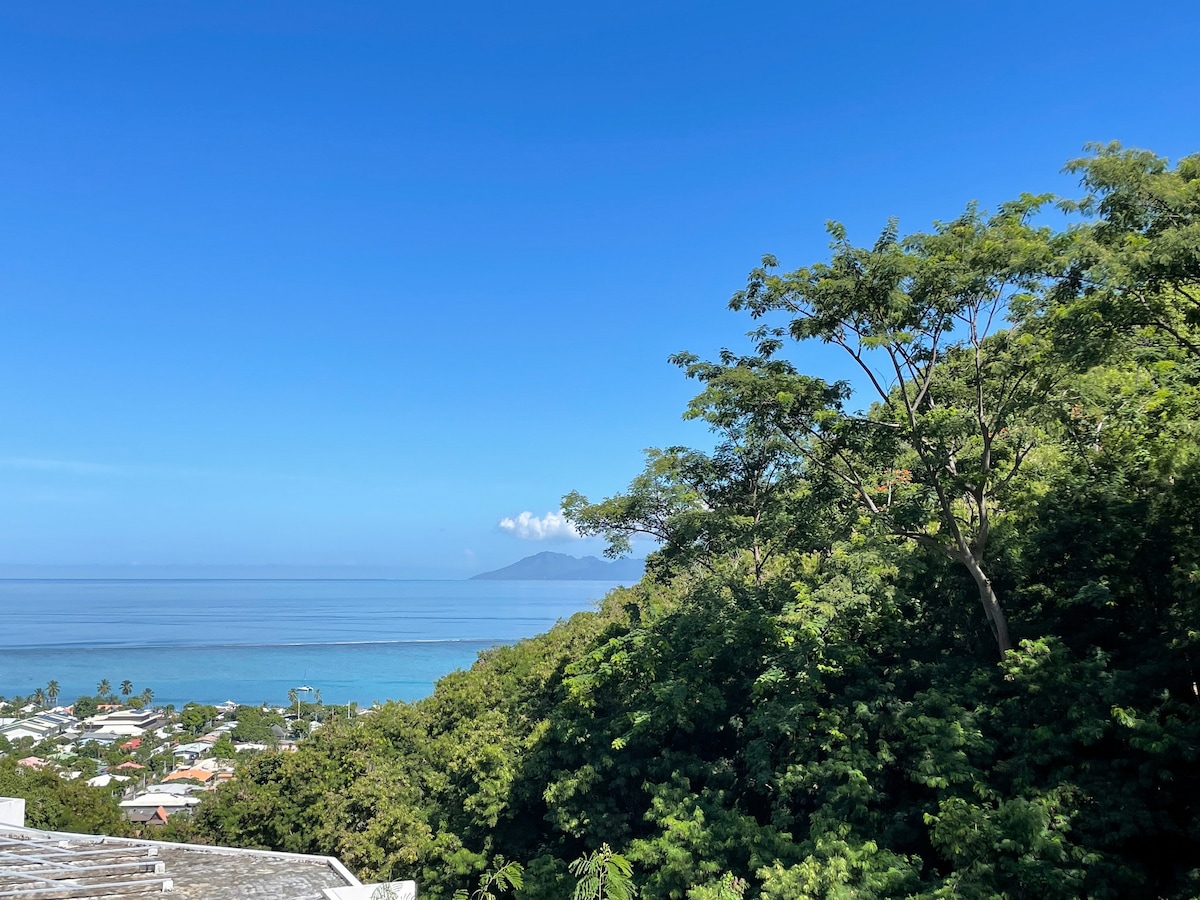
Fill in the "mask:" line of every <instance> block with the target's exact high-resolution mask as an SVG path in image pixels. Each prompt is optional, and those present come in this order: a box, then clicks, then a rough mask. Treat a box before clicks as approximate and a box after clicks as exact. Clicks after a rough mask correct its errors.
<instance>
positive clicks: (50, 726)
mask: <svg viewBox="0 0 1200 900" xmlns="http://www.w3.org/2000/svg"><path fill="white" fill-rule="evenodd" d="M78 721H79V720H78V719H76V718H75V717H74V716H69V715H67V714H66V713H56V712H44V713H41V714H39V715H36V716H31V717H30V718H28V719H18V720H17V721H15V722H13V723H12V724H11V725H5V726H3V727H0V736H3V737H6V738H8V740H10V741H19V740H20V739H21V738H25V737H29V738H33V740H34V741H35V742H38V743H40V742H41V741H44V740H47V739H49V738H52V737H57V736H58V735H60V734H62V733H63V732H64V731H66V730H67V729H68V728H69V727H70V726H71V725H72V724H75V723H77V722H78Z"/></svg>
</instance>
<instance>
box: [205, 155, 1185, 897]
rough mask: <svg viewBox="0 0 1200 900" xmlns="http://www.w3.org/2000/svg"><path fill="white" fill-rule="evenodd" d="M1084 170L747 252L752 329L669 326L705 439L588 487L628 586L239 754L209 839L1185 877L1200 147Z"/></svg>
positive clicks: (813, 872) (898, 873)
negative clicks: (596, 488) (815, 244)
mask: <svg viewBox="0 0 1200 900" xmlns="http://www.w3.org/2000/svg"><path fill="white" fill-rule="evenodd" d="M1075 168H1076V170H1077V171H1079V172H1081V173H1082V174H1083V176H1084V185H1085V188H1086V189H1087V192H1088V195H1087V197H1086V198H1084V199H1083V200H1081V201H1078V202H1074V203H1073V204H1067V205H1068V206H1069V207H1070V208H1071V209H1072V211H1073V212H1074V213H1075V214H1076V216H1077V219H1076V221H1075V222H1074V223H1073V224H1072V225H1071V226H1070V227H1069V228H1067V229H1066V230H1063V231H1053V230H1051V229H1050V228H1048V227H1046V226H1044V225H1043V224H1040V223H1041V222H1042V220H1043V217H1044V216H1046V215H1047V213H1045V212H1040V213H1039V212H1038V210H1039V209H1042V208H1043V207H1044V206H1045V198H1024V199H1022V200H1020V201H1018V202H1016V203H1013V204H1008V205H1005V206H1003V207H1001V209H1000V210H999V212H998V213H996V214H994V215H990V216H989V215H985V214H983V213H981V212H979V211H978V210H975V209H973V208H969V209H968V210H967V212H966V213H964V214H963V215H962V216H959V217H958V218H956V219H954V220H952V221H951V222H949V223H945V224H941V225H937V226H935V227H934V228H933V229H932V230H931V231H930V232H928V233H920V234H914V235H910V236H907V237H901V236H900V235H899V232H898V230H897V229H896V228H895V227H893V226H889V228H888V229H887V230H885V232H884V234H883V235H882V237H881V238H880V240H879V241H877V242H876V243H875V244H874V245H873V246H871V247H866V248H859V247H855V246H853V245H851V244H850V243H849V242H848V241H847V239H846V235H845V233H844V232H843V231H842V230H841V229H840V228H838V227H835V228H834V229H833V237H834V247H833V252H832V257H831V260H830V261H829V262H825V263H819V264H816V265H813V266H808V267H804V268H801V269H797V270H795V271H793V272H791V273H788V274H780V273H779V272H778V271H777V266H776V264H775V263H774V262H773V261H768V263H767V264H766V265H764V266H763V267H762V268H760V269H756V270H755V271H754V272H753V273H752V274H751V277H750V281H749V284H748V286H747V289H746V291H745V292H743V293H741V294H739V295H738V296H737V297H736V298H735V305H736V306H740V307H742V308H744V309H746V310H747V311H749V312H751V313H752V314H754V315H759V316H762V317H763V322H762V324H763V327H762V328H761V329H760V330H759V331H758V332H756V337H757V340H758V343H759V346H758V347H757V349H756V352H755V355H753V356H747V357H738V356H735V355H733V354H728V353H726V354H723V355H722V356H721V357H720V358H719V359H718V361H716V362H712V363H710V362H704V361H701V360H700V359H699V358H698V357H696V356H693V355H691V354H679V355H678V356H676V357H675V362H676V363H677V364H679V365H681V366H682V367H683V368H684V369H685V371H686V373H687V374H689V375H690V376H691V377H693V378H695V379H697V380H698V381H699V383H700V384H701V385H702V390H701V393H700V394H699V395H698V396H697V398H696V400H695V401H694V402H693V403H692V405H691V406H690V408H689V411H688V415H690V416H691V417H693V418H698V419H701V420H703V421H705V422H706V423H707V424H708V425H709V426H710V427H711V428H712V429H713V433H714V438H715V439H714V442H713V446H712V448H711V449H709V450H706V451H698V450H691V449H687V448H682V447H672V448H667V449H665V450H660V451H652V452H651V453H650V454H649V456H648V459H647V463H646V468H645V470H644V471H643V473H642V474H641V475H638V476H637V477H635V478H634V480H633V482H632V483H631V484H630V486H629V488H628V489H627V491H626V492H625V493H621V494H615V495H613V496H611V497H609V498H607V499H605V500H602V501H600V502H599V503H591V502H589V501H588V500H587V499H586V498H585V497H582V496H581V495H578V494H572V495H568V497H567V498H566V499H565V501H564V508H565V509H566V510H567V513H568V515H569V516H570V517H571V518H572V520H573V521H574V522H575V523H576V524H577V526H578V527H580V529H581V530H582V531H584V532H586V533H591V534H597V535H603V536H604V537H606V538H607V539H608V541H609V542H610V549H611V550H612V552H614V553H620V552H623V551H626V550H628V549H629V548H630V543H631V541H632V540H633V538H634V537H635V536H637V535H639V534H643V535H650V536H652V537H654V538H655V539H656V540H658V541H659V544H658V547H659V549H658V550H657V551H656V553H655V554H653V555H652V557H651V560H650V564H649V566H648V573H649V574H648V577H647V578H646V579H645V581H644V582H643V584H642V585H639V586H638V587H636V588H633V589H627V590H620V591H617V592H614V593H613V594H611V595H610V596H609V597H608V598H606V600H605V601H604V602H603V603H602V604H601V606H600V607H599V609H598V610H596V611H595V612H592V613H585V614H580V615H578V616H575V617H573V618H572V619H571V620H570V621H569V622H566V623H560V624H559V625H558V626H557V627H556V628H554V629H553V630H552V631H551V632H549V633H548V634H546V635H543V636H540V637H538V638H535V639H532V640H529V641H524V642H521V643H519V644H517V645H515V646H512V647H504V648H497V649H495V650H491V651H487V652H486V653H484V654H482V655H481V657H480V659H479V661H478V662H477V663H476V664H475V665H474V666H473V667H472V668H471V669H470V670H468V671H465V672H458V673H454V674H452V675H451V676H448V677H447V678H445V679H443V680H442V681H441V682H439V684H438V685H437V688H436V690H435V692H434V694H433V695H432V696H431V697H429V698H427V699H426V700H423V701H421V702H419V703H413V704H407V705H404V704H389V705H387V706H385V707H383V708H381V709H380V710H378V711H377V712H376V713H375V714H373V715H371V716H369V717H364V718H362V719H359V720H356V721H355V722H353V723H351V722H349V721H345V720H343V719H341V718H337V719H334V720H333V721H331V722H329V723H328V724H327V725H326V727H324V728H322V729H321V730H320V731H318V732H317V733H316V734H314V735H313V736H312V737H311V738H310V739H307V740H305V741H304V742H303V743H302V744H301V745H300V747H299V749H298V750H297V752H295V753H289V754H275V753H267V754H263V755H261V756H259V757H257V758H255V759H253V760H251V761H249V762H248V763H246V764H245V765H244V766H242V767H241V768H240V769H239V773H238V777H237V779H236V780H235V781H234V782H233V783H231V784H227V785H223V786H222V787H221V788H220V789H219V790H218V791H216V792H215V794H214V795H213V796H211V797H208V798H206V800H205V801H204V803H203V804H202V805H201V807H200V809H199V811H198V813H197V815H196V818H195V828H196V832H195V837H196V839H202V840H220V841H222V842H233V843H238V844H242V845H244V846H254V847H270V848H276V849H283V850H294V851H303V852H318V853H329V854H333V855H337V856H339V857H341V858H342V859H343V860H344V861H345V862H346V863H347V864H348V865H350V866H351V867H352V868H354V869H355V870H356V871H357V872H359V873H360V874H361V875H362V876H363V877H364V878H367V879H370V880H394V879H397V878H409V877H413V878H416V879H417V880H418V882H419V883H420V885H421V889H422V894H423V896H428V897H430V898H433V900H444V898H449V897H451V896H453V895H454V894H455V892H456V891H461V890H462V886H463V885H464V884H466V885H478V887H477V889H476V890H475V894H476V895H478V896H481V897H482V896H483V894H481V893H480V892H483V893H484V894H495V893H500V892H501V891H502V890H512V891H515V892H516V894H517V896H520V897H522V898H526V900H551V898H553V900H561V898H562V897H564V896H567V895H568V893H570V892H571V891H572V890H575V891H576V896H580V897H582V896H586V897H597V898H598V897H601V896H632V894H633V892H634V890H636V891H637V894H638V896H639V897H642V898H644V900H668V898H669V900H685V898H686V900H731V898H749V900H795V898H875V897H878V898H884V897H919V898H950V897H956V898H957V897H968V898H969V897H979V898H983V897H1009V898H1021V897H1031V898H1032V897H1038V898H1041V897H1053V898H1068V897H1072V898H1073V897H1079V898H1083V897H1089V898H1106V897H1114V898H1115V897H1127V896H1146V897H1155V898H1164V900H1165V898H1170V900H1183V898H1187V897H1195V896H1197V895H1198V892H1200V870H1198V869H1197V867H1196V864H1195V862H1194V861H1195V860H1196V859H1200V800H1198V799H1197V798H1200V701H1198V700H1197V697H1198V695H1200V687H1197V684H1198V682H1200V625H1198V624H1197V623H1200V534H1198V533H1197V531H1198V529H1200V516H1197V514H1196V510H1197V509H1200V424H1198V421H1200V355H1198V354H1196V353H1195V352H1194V348H1193V347H1192V345H1191V344H1192V342H1193V340H1194V335H1195V332H1194V331H1193V330H1189V329H1194V328H1195V327H1197V326H1196V323H1195V322H1194V321H1193V318H1192V317H1193V312H1192V311H1191V307H1190V306H1189V303H1190V302H1191V301H1190V300H1189V297H1190V296H1191V293H1192V291H1193V287H1194V285H1195V284H1198V283H1200V280H1198V279H1197V278H1196V274H1197V271H1198V270H1197V266H1198V265H1200V256H1198V253H1200V250H1198V249H1197V248H1198V247H1200V245H1194V244H1192V243H1190V242H1191V241H1192V238H1193V237H1194V235H1195V231H1194V230H1195V223H1196V219H1195V206H1196V196H1195V191H1196V190H1197V188H1196V185H1197V184H1198V183H1200V181H1198V179H1197V163H1196V161H1195V158H1188V159H1185V160H1182V161H1180V162H1179V163H1178V164H1177V165H1176V166H1175V167H1174V168H1172V167H1171V166H1169V165H1168V164H1167V163H1166V162H1165V161H1162V160H1159V159H1158V158H1157V157H1153V156H1152V155H1148V154H1141V153H1138V152H1132V151H1130V152H1127V151H1123V150H1121V149H1120V148H1100V149H1098V150H1096V151H1095V152H1094V155H1093V156H1092V157H1089V158H1088V159H1087V160H1085V161H1083V162H1081V163H1078V164H1075ZM1139 310H1141V312H1139ZM1147 311H1148V313H1147V314H1145V315H1143V312H1147ZM1089 336H1091V338H1094V340H1091V338H1089ZM810 339H815V340H822V341H827V342H831V343H834V344H836V345H839V346H840V347H841V348H842V349H843V351H844V352H846V353H847V354H848V355H849V357H850V358H851V360H852V361H854V362H856V363H858V364H860V365H862V366H863V373H864V377H865V378H867V380H868V381H870V380H871V378H872V377H874V378H876V379H877V383H876V387H877V389H878V390H877V396H876V398H875V402H874V405H873V406H871V407H869V408H866V409H855V408H854V407H853V406H852V405H851V403H852V398H850V397H849V396H848V393H847V391H848V389H847V388H846V386H845V385H841V384H838V383H834V382H830V381H828V380H826V379H824V378H821V377H819V375H814V374H806V373H804V372H802V371H801V369H800V365H799V361H798V360H796V359H789V358H788V350H789V349H790V348H791V347H792V346H794V344H793V340H800V341H804V340H810ZM1089 341H1090V342H1089ZM888 369H890V371H891V374H890V375H888V373H887V370H888ZM976 602H981V603H982V604H983V606H984V609H985V612H986V615H984V616H980V615H979V612H978V608H977V607H975V606H974V604H975V603H976ZM989 603H993V604H994V608H993V607H989ZM1002 625H1003V626H1004V628H1006V629H1008V631H1009V634H1010V639H1009V640H1008V642H1007V644H1006V643H1005V641H1004V640H1001V639H1000V638H1001V634H1002V631H1003V629H1002V628H1001V626H1002ZM996 646H1000V647H1002V648H1006V652H1004V653H1003V654H1002V655H1001V658H1000V660H999V662H998V661H997V659H996V654H995V648H996ZM293 702H297V701H296V700H295V699H294V700H293ZM201 715H202V714H200V713H193V717H199V716H201ZM254 718H255V717H254V715H253V714H250V713H247V714H246V718H245V720H244V721H243V718H242V714H241V713H239V729H240V728H242V727H243V725H244V726H245V727H246V728H247V729H254V728H257V727H258V725H259V724H261V723H256V722H255V721H254ZM597 847H599V848H601V849H600V850H598V851H597V850H595V848H597ZM504 859H520V860H525V861H527V862H528V865H527V866H526V867H525V869H524V872H523V875H522V877H521V878H520V882H519V884H517V883H514V882H512V881H511V880H504V881H503V882H501V881H498V880H496V878H495V876H496V874H497V871H498V870H497V868H496V867H503V866H504V865H505V864H504V863H503V860H504ZM572 860H573V861H574V862H569V861H572ZM467 896H470V894H469V893H468V894H467Z"/></svg>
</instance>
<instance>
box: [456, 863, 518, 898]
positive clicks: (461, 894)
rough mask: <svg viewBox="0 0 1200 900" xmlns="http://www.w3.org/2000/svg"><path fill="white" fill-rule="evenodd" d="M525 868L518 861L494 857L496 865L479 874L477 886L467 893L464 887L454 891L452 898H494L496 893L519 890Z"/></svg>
mask: <svg viewBox="0 0 1200 900" xmlns="http://www.w3.org/2000/svg"><path fill="white" fill-rule="evenodd" d="M524 872H525V869H524V867H523V866H522V865H521V864H520V863H518V862H508V863H506V862H505V861H504V857H502V856H501V857H497V858H496V867H495V868H494V869H493V870H492V871H491V872H486V873H484V874H483V875H480V876H479V887H477V888H476V889H475V890H474V891H471V892H470V893H469V894H468V892H467V890H466V889H465V888H463V889H461V890H458V891H455V892H454V900H496V896H497V894H500V893H507V892H509V891H519V890H520V889H521V887H522V885H523V884H524V878H523V875H524Z"/></svg>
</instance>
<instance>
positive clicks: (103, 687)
mask: <svg viewBox="0 0 1200 900" xmlns="http://www.w3.org/2000/svg"><path fill="white" fill-rule="evenodd" d="M96 693H97V694H99V695H100V696H101V697H107V696H108V695H109V694H111V693H112V685H111V684H109V681H108V679H107V678H102V679H100V683H99V684H98V685H96Z"/></svg>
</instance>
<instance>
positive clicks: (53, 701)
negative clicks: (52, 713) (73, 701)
mask: <svg viewBox="0 0 1200 900" xmlns="http://www.w3.org/2000/svg"><path fill="white" fill-rule="evenodd" d="M58 693H59V684H58V682H57V681H55V680H54V679H50V681H49V683H47V685H46V696H47V697H48V698H49V699H50V705H51V706H56V705H57V704H58Z"/></svg>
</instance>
